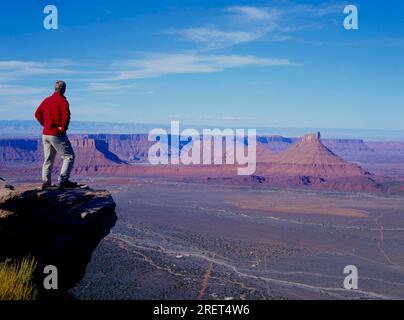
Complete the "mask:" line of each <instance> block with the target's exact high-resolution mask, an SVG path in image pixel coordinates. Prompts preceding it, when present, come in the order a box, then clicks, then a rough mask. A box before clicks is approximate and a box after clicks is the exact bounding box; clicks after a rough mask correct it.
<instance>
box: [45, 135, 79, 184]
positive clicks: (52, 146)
mask: <svg viewBox="0 0 404 320" xmlns="http://www.w3.org/2000/svg"><path fill="white" fill-rule="evenodd" d="M42 142H43V150H44V163H43V167H42V181H43V183H45V184H51V183H52V169H53V164H54V162H55V158H56V154H59V155H60V156H61V158H62V159H63V165H62V169H61V171H60V178H59V181H60V182H64V181H67V180H69V178H70V174H71V172H72V170H73V165H74V151H73V148H72V145H71V143H70V141H69V139H68V138H67V136H60V137H54V136H46V135H43V136H42Z"/></svg>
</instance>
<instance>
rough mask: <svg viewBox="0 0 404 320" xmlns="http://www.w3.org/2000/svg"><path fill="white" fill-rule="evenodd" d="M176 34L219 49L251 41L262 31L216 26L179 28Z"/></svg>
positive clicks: (207, 47) (206, 46)
mask: <svg viewBox="0 0 404 320" xmlns="http://www.w3.org/2000/svg"><path fill="white" fill-rule="evenodd" d="M176 33H177V34H179V35H181V36H182V37H184V38H185V39H186V40H189V41H192V42H196V43H201V44H203V45H204V46H205V49H209V50H212V49H220V48H224V47H229V46H233V45H235V44H239V43H243V42H249V41H253V40H255V39H258V38H260V37H261V36H262V35H263V34H262V32H256V31H250V32H248V31H225V30H218V29H217V28H215V27H214V28H212V27H207V28H190V29H185V30H180V31H177V32H176Z"/></svg>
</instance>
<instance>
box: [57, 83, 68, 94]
mask: <svg viewBox="0 0 404 320" xmlns="http://www.w3.org/2000/svg"><path fill="white" fill-rule="evenodd" d="M55 92H58V93H60V94H65V92H66V82H64V81H61V80H59V81H56V83H55Z"/></svg>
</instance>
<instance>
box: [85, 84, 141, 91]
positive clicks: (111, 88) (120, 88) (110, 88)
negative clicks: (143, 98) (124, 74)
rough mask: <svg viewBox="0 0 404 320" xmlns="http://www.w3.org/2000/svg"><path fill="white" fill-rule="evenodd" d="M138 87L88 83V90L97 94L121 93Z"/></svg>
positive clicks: (134, 85) (135, 85) (133, 85)
mask: <svg viewBox="0 0 404 320" xmlns="http://www.w3.org/2000/svg"><path fill="white" fill-rule="evenodd" d="M136 87H138V84H136V83H132V84H112V83H108V82H90V83H89V84H88V89H89V90H91V91H93V92H98V93H104V92H105V93H108V94H110V93H111V92H112V93H114V92H115V93H121V92H122V91H125V90H128V89H133V88H136Z"/></svg>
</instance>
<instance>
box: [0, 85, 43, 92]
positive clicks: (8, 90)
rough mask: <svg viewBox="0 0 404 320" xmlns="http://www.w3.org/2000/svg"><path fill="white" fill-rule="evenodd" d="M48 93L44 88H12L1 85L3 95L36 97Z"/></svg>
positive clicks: (0, 89) (0, 90)
mask: <svg viewBox="0 0 404 320" xmlns="http://www.w3.org/2000/svg"><path fill="white" fill-rule="evenodd" d="M44 92H46V90H45V89H44V88H38V87H24V86H10V85H1V84H0V94H1V95H35V94H42V93H44Z"/></svg>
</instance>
